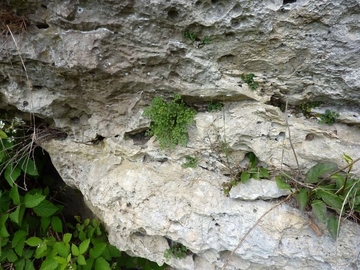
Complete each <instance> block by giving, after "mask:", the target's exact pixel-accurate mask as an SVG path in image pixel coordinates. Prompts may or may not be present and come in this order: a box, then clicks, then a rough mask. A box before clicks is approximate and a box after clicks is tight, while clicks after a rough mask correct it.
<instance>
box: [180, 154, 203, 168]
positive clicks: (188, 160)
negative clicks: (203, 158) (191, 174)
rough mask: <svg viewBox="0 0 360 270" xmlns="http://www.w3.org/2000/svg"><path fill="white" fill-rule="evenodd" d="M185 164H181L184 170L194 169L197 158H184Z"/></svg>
mask: <svg viewBox="0 0 360 270" xmlns="http://www.w3.org/2000/svg"><path fill="white" fill-rule="evenodd" d="M185 159H186V162H185V163H184V164H182V167H184V168H196V167H197V164H198V162H199V159H198V158H197V157H191V156H185Z"/></svg>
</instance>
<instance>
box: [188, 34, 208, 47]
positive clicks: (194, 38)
mask: <svg viewBox="0 0 360 270" xmlns="http://www.w3.org/2000/svg"><path fill="white" fill-rule="evenodd" d="M183 37H184V38H188V39H190V40H191V42H192V43H195V42H197V43H198V48H201V47H202V46H204V45H206V44H210V43H211V38H210V37H208V36H204V37H203V38H202V39H201V38H198V37H197V35H196V34H195V33H194V32H190V31H184V33H183Z"/></svg>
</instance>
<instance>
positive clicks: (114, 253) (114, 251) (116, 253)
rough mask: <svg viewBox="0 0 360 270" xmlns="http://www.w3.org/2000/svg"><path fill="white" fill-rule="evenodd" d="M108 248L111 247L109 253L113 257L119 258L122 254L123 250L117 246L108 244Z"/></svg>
mask: <svg viewBox="0 0 360 270" xmlns="http://www.w3.org/2000/svg"><path fill="white" fill-rule="evenodd" d="M107 248H108V249H109V253H110V255H111V257H113V258H119V257H120V256H121V251H120V250H118V249H117V248H116V247H115V246H113V245H107Z"/></svg>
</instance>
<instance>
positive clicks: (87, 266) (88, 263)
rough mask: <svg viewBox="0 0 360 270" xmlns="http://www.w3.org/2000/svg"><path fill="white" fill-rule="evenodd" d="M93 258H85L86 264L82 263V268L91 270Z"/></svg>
mask: <svg viewBox="0 0 360 270" xmlns="http://www.w3.org/2000/svg"><path fill="white" fill-rule="evenodd" d="M94 260H95V259H93V258H89V259H87V260H86V265H84V268H83V270H92V269H94V268H93V264H94Z"/></svg>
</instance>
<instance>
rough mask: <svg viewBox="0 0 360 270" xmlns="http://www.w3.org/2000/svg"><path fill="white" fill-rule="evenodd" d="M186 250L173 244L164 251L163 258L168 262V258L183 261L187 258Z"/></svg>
mask: <svg viewBox="0 0 360 270" xmlns="http://www.w3.org/2000/svg"><path fill="white" fill-rule="evenodd" d="M187 253H188V249H187V248H186V247H185V246H184V245H183V244H180V243H175V244H174V245H172V246H171V247H170V248H169V249H167V250H165V252H164V257H165V259H166V260H167V261H168V260H169V259H170V258H172V257H173V258H176V259H183V258H185V257H186V256H187Z"/></svg>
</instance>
